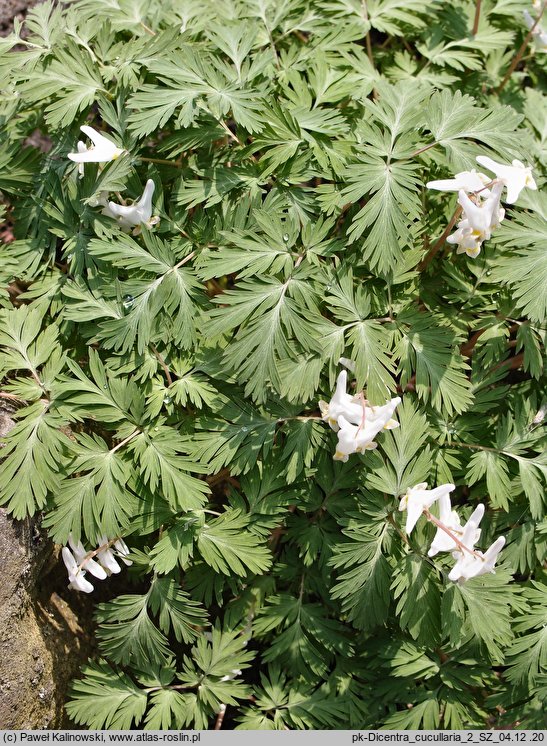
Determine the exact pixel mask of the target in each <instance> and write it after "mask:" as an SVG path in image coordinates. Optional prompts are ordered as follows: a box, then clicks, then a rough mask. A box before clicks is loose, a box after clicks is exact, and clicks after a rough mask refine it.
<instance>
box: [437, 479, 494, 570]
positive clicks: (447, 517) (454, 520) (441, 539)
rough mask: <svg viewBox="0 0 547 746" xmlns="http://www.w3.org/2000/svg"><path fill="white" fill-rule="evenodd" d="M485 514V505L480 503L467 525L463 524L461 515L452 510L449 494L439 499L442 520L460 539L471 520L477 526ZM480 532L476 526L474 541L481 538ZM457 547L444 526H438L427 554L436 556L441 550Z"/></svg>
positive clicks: (447, 550) (451, 549)
mask: <svg viewBox="0 0 547 746" xmlns="http://www.w3.org/2000/svg"><path fill="white" fill-rule="evenodd" d="M483 515H484V505H482V504H479V505H477V507H476V508H475V510H474V511H473V513H472V514H471V516H470V517H469V521H467V523H466V524H465V526H462V524H461V521H460V517H459V515H458V514H457V513H456V511H455V510H452V508H451V505H450V498H449V496H448V494H446V495H442V496H441V498H440V499H439V518H440V521H441V523H442V524H443V525H444V526H445V527H446V528H447V529H448V530H449V531H450V533H451V534H453V536H455V537H456V539H458V540H459V541H461V540H462V537H463V534H464V533H465V530H466V529H467V525H468V524H469V522H471V523H473V524H474V525H475V526H478V525H479V523H480V522H481V520H482V517H483ZM480 533H481V532H480V529H479V528H476V529H475V533H474V534H473V536H472V537H471V540H472V541H473V543H476V542H477V541H478V540H479V537H480ZM457 548H458V545H457V544H456V542H455V541H454V539H453V538H452V537H451V536H450V534H448V533H447V532H446V531H443V530H442V528H439V527H437V533H436V534H435V538H434V539H433V541H432V542H431V547H430V548H429V551H428V553H427V554H428V556H429V557H434V556H435V555H436V554H438V553H439V552H453V551H454V550H455V549H457Z"/></svg>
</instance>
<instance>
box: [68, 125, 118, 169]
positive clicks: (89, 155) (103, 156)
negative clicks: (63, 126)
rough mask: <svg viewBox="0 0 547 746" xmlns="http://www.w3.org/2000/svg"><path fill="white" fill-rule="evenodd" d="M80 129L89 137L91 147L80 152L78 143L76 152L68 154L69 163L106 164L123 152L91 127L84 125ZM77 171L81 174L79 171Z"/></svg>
mask: <svg viewBox="0 0 547 746" xmlns="http://www.w3.org/2000/svg"><path fill="white" fill-rule="evenodd" d="M80 129H81V130H82V132H83V133H84V134H85V135H87V136H88V137H89V139H90V140H91V141H92V143H93V145H91V147H89V148H86V147H85V146H84V149H83V150H82V149H81V147H80V143H78V152H77V153H69V154H68V157H69V158H70V160H71V161H74V162H75V163H108V161H115V160H116V158H119V157H120V155H121V154H122V153H124V152H125V151H124V150H123V148H119V147H118V146H117V145H116V144H115V143H113V142H112V140H109V139H108V138H107V137H105V136H104V135H101V134H100V132H97V130H95V129H93V127H88V126H87V125H85V124H84V125H82V127H80ZM82 145H83V143H82ZM78 171H79V172H80V173H81V171H80V169H78Z"/></svg>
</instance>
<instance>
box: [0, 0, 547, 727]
mask: <svg viewBox="0 0 547 746" xmlns="http://www.w3.org/2000/svg"><path fill="white" fill-rule="evenodd" d="M536 5H537V8H536V10H535V12H536V15H537V14H538V13H540V12H541V9H542V8H543V9H545V3H543V4H542V3H539V4H536ZM538 8H539V9H538ZM526 9H528V10H530V12H532V8H531V6H530V7H528V0H483V2H482V3H479V2H477V3H475V2H473V1H472V0H437V1H436V2H422V0H405V1H404V2H402V1H397V0H368V1H365V0H363V2H360V0H283V1H282V2H279V1H278V0H227V1H224V2H213V0H177V2H172V1H171V0H167V1H164V0H150V1H149V2H146V3H143V2H142V1H141V0H111V1H110V2H104V0H75V2H71V3H68V4H66V5H59V4H57V3H54V2H53V0H47V2H44V3H43V4H40V5H37V6H36V7H35V8H34V9H33V10H31V11H30V12H29V14H28V17H27V19H26V21H25V24H24V27H22V26H21V25H20V24H19V23H17V24H16V26H15V31H14V32H13V34H12V35H11V36H9V37H8V38H6V39H0V89H1V90H2V96H1V98H0V190H1V192H0V196H1V197H2V205H3V206H2V211H1V213H0V214H1V215H3V217H4V218H5V219H6V221H7V222H6V229H5V230H4V237H5V238H6V242H5V243H4V244H3V245H2V246H1V248H0V350H1V353H0V376H2V380H3V383H2V390H1V392H0V396H1V397H3V398H4V399H7V400H9V401H10V402H11V403H12V405H13V407H14V408H15V409H16V413H15V414H14V417H15V418H16V422H17V424H16V426H15V427H14V428H13V430H12V431H11V432H10V433H9V435H7V436H6V437H5V438H4V442H3V449H2V463H1V464H0V504H2V505H4V506H5V507H7V509H8V510H9V511H10V512H11V513H12V514H13V516H14V517H16V518H23V517H25V516H28V515H32V514H34V513H36V512H38V511H41V512H43V514H44V525H45V527H46V528H47V530H48V531H49V532H50V535H51V536H52V537H53V539H54V540H55V541H56V542H57V543H59V544H66V543H67V541H68V539H69V536H71V537H72V541H74V542H76V543H77V542H79V541H82V543H83V544H84V546H85V547H88V548H89V547H91V548H92V549H93V548H94V547H98V546H100V545H102V544H104V542H105V541H106V542H107V546H110V545H111V544H113V542H114V540H115V539H116V538H117V537H123V538H124V540H125V541H126V543H127V544H128V546H129V547H130V549H131V555H130V557H131V560H132V562H133V565H132V567H131V568H130V570H129V571H124V572H125V575H126V580H127V588H126V592H125V593H124V594H123V595H119V596H117V597H116V596H114V597H111V599H110V600H109V601H107V602H103V603H100V604H98V605H97V608H96V621H97V624H98V628H97V644H98V648H99V655H100V656H101V657H100V658H97V659H94V660H91V661H90V662H89V663H88V665H87V666H85V667H84V669H83V670H82V675H81V678H79V679H78V680H77V681H76V682H75V683H74V686H73V689H72V693H71V697H70V701H69V703H68V704H67V711H68V714H69V716H70V717H71V718H72V719H73V721H74V722H75V723H78V724H82V725H85V726H87V727H89V728H129V727H132V726H136V727H144V728H152V729H157V728H164V729H168V728H176V729H178V728H212V727H214V726H215V723H216V724H217V727H220V725H221V723H222V717H223V713H224V712H226V714H225V716H224V721H223V723H222V727H225V728H226V727H228V728H234V727H237V728H244V729H287V728H290V729H308V728H309V729H312V728H316V729H328V728H335V729H344V728H433V729H436V728H480V727H492V726H500V727H502V726H508V727H511V725H515V724H518V725H519V726H520V727H525V728H541V727H542V726H544V725H545V723H544V721H543V720H542V718H543V715H542V713H544V712H545V709H546V708H545V705H546V704H547V701H546V699H545V676H546V673H547V670H546V665H547V635H546V623H547V620H546V618H545V597H546V595H545V594H546V591H547V586H546V580H547V579H546V576H545V573H544V569H543V568H542V562H543V561H544V559H545V548H546V539H547V522H546V512H547V506H546V501H545V496H544V495H545V493H544V485H545V476H546V474H547V460H546V458H545V448H544V444H545V440H544V432H543V429H542V423H543V420H544V418H545V414H546V404H545V400H544V398H543V396H544V393H545V388H544V384H545V379H544V378H542V375H543V362H544V348H543V341H544V337H545V321H546V317H547V258H546V257H547V253H546V248H547V229H546V222H545V219H546V217H547V202H546V198H545V194H544V193H543V194H542V192H541V186H542V183H543V181H544V176H545V168H546V165H547V150H546V146H545V143H546V133H547V107H546V105H545V96H544V94H543V92H542V90H541V87H540V81H541V79H542V74H544V73H545V64H546V60H547V55H546V54H544V53H543V54H542V53H541V49H540V47H541V38H540V36H539V35H538V34H537V33H536V34H535V35H534V34H528V29H527V27H526V24H525V22H524V19H523V10H526ZM546 15H547V14H546ZM543 23H544V24H545V23H546V22H545V21H543ZM546 28H547V26H546ZM527 34H528V36H527ZM523 52H525V55H526V56H525V57H524V58H523ZM519 55H520V56H519ZM83 124H87V125H89V126H92V127H94V128H95V130H97V132H101V133H102V134H103V135H104V136H105V137H107V138H108V139H109V140H110V145H108V144H107V147H110V149H111V150H112V149H116V148H119V149H121V155H120V154H119V153H120V151H119V150H116V154H117V155H119V157H116V158H114V157H113V159H112V160H109V161H108V160H103V162H101V163H98V162H86V163H84V164H80V163H78V157H79V156H81V155H82V154H83V155H84V156H85V157H84V158H83V160H86V159H87V160H88V161H90V160H91V159H92V158H93V151H90V150H87V148H89V141H87V140H85V138H84V135H83V134H81V133H80V130H79V128H80V126H81V125H83ZM79 139H80V140H82V143H81V144H80V146H78V147H77V142H78V140H79ZM99 150H100V148H97V151H96V152H99ZM68 153H71V158H72V160H70V159H69V158H68ZM90 153H91V155H90V156H89V154H90ZM478 155H479V156H480V155H482V156H491V157H492V158H494V159H496V160H497V161H499V162H502V163H507V164H509V163H510V162H511V161H512V160H513V159H518V160H520V161H521V162H523V163H524V164H526V165H531V166H532V167H533V173H534V178H535V180H536V183H537V186H538V190H537V191H532V190H531V189H525V190H524V191H523V192H522V193H521V194H520V196H519V198H518V201H517V203H516V204H511V205H508V204H506V208H507V214H506V216H505V220H504V222H503V224H502V226H501V227H500V228H499V230H497V231H496V234H495V236H494V237H493V238H492V239H489V240H487V241H485V243H484V245H483V246H482V250H481V251H480V254H479V255H478V256H476V258H470V257H469V256H467V255H466V254H457V253H456V252H455V251H454V249H453V247H451V246H450V245H449V244H446V242H445V239H446V238H447V236H448V233H449V232H450V227H451V226H453V225H454V224H455V222H456V220H457V219H458V213H455V212H454V210H455V209H456V207H457V204H456V194H454V193H453V194H442V193H440V192H438V191H433V190H431V189H427V188H426V186H425V185H426V183H427V182H429V181H432V180H439V179H440V180H442V179H449V178H451V177H453V176H454V174H456V173H458V172H463V171H469V170H471V169H473V168H477V164H476V161H475V159H476V156H478ZM88 156H89V157H88ZM74 161H76V162H74ZM147 180H152V183H153V186H154V192H153V215H154V216H155V217H158V218H159V222H158V221H157V220H154V219H151V220H147V221H146V222H143V224H142V225H137V229H136V230H134V231H133V232H132V234H130V233H129V232H128V231H127V230H126V231H124V230H123V228H124V226H123V225H119V224H118V223H117V222H116V220H115V219H113V218H112V208H108V206H107V205H108V200H113V201H114V203H115V205H116V206H119V205H122V206H123V205H126V206H127V204H128V203H129V204H131V201H132V200H138V199H139V198H140V196H141V195H142V194H143V190H144V186H145V184H146V183H147ZM149 188H151V187H149ZM477 199H478V198H477ZM449 224H450V225H449ZM447 226H448V230H445V229H447ZM341 357H343V358H346V363H347V364H348V365H349V367H350V368H353V366H354V372H353V373H352V374H351V376H350V378H352V386H353V389H352V394H358V393H359V392H360V391H361V390H364V392H365V396H366V398H367V400H368V402H370V404H371V405H383V404H384V403H385V402H386V400H388V399H391V398H393V397H401V399H402V403H401V404H400V405H399V408H398V411H397V415H396V416H397V418H398V422H399V425H400V426H399V427H398V428H397V429H394V430H389V431H385V432H383V433H381V434H380V436H379V438H378V448H377V449H376V450H366V451H365V452H364V453H353V454H352V455H351V456H350V457H349V459H348V460H347V462H346V463H344V462H343V461H334V460H333V454H334V453H335V442H336V438H335V434H334V433H333V432H332V430H331V429H329V427H328V424H327V422H323V421H322V419H321V413H320V411H319V407H318V402H319V400H323V401H324V402H328V401H329V399H330V396H331V393H332V391H333V387H334V384H335V380H336V377H337V375H338V372H339V370H340V368H339V359H340V358H341ZM347 361H352V362H350V363H348V362H347ZM352 363H353V365H352ZM363 402H364V399H363ZM322 406H326V405H324V404H323V405H322ZM364 411H365V406H364V404H363V412H364ZM370 411H373V410H370ZM334 424H335V425H336V422H335V423H334ZM422 482H427V483H428V484H429V485H430V486H435V485H440V484H442V483H451V484H455V485H456V488H455V490H454V492H453V493H452V499H453V505H454V507H456V508H457V509H458V510H459V511H460V514H461V515H462V517H463V518H464V519H467V518H468V517H469V515H470V514H471V513H472V511H473V509H474V507H475V506H476V505H477V504H478V503H483V504H484V505H485V507H486V515H485V517H484V521H483V524H482V526H481V528H482V534H481V538H480V540H479V543H478V547H479V548H480V549H481V550H483V549H485V548H486V547H488V546H489V545H490V544H491V543H492V541H493V539H494V538H495V537H496V536H499V535H500V534H503V535H505V536H506V538H507V544H506V547H505V548H504V550H503V551H502V553H501V557H500V560H501V561H500V562H498V566H497V567H496V573H495V574H486V575H482V576H480V577H475V578H472V579H471V580H469V581H468V582H466V583H452V582H451V581H450V580H449V579H448V572H449V570H450V564H449V563H450V557H447V556H446V555H437V556H435V557H434V558H431V557H429V556H428V555H427V551H428V547H429V545H430V543H431V539H432V536H433V531H432V528H433V527H432V526H430V525H429V524H428V523H427V522H426V521H425V520H420V521H419V522H418V524H417V527H416V529H415V530H414V531H413V533H412V535H411V536H407V535H406V534H405V531H404V525H405V524H404V520H403V519H402V518H403V514H402V513H401V512H399V510H398V508H399V499H400V498H401V496H402V495H404V494H405V493H406V491H407V490H408V489H409V488H412V487H413V486H414V485H417V484H419V483H422ZM102 587H103V589H105V588H108V584H106V585H103V586H102ZM219 713H221V714H220V715H219Z"/></svg>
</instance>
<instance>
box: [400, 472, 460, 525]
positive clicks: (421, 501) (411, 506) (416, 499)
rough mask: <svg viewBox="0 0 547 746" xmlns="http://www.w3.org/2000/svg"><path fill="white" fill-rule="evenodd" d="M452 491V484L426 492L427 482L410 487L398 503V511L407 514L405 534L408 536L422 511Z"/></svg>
mask: <svg viewBox="0 0 547 746" xmlns="http://www.w3.org/2000/svg"><path fill="white" fill-rule="evenodd" d="M454 489H456V487H455V485H453V484H442V485H440V487H435V488H434V489H432V490H428V489H427V482H420V484H417V485H416V486H415V487H411V488H410V489H409V490H408V491H407V493H406V495H403V497H402V498H401V502H400V503H399V510H406V512H407V513H406V525H405V531H406V533H407V534H410V532H411V531H412V529H413V528H414V526H415V525H416V524H417V523H418V519H419V517H420V516H421V515H422V513H423V512H424V509H429V508H430V507H431V506H432V505H433V503H434V502H435V501H436V500H439V499H440V498H441V497H442V496H443V495H448V494H449V493H450V492H452V490H454Z"/></svg>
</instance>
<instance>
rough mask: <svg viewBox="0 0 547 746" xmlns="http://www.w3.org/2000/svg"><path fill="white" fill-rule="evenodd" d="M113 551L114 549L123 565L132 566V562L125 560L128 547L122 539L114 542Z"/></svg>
mask: <svg viewBox="0 0 547 746" xmlns="http://www.w3.org/2000/svg"><path fill="white" fill-rule="evenodd" d="M114 549H116V551H117V552H118V556H119V558H120V559H121V561H122V562H123V563H124V565H132V564H133V560H130V559H127V555H128V554H129V547H128V546H127V544H126V543H125V541H124V540H123V539H118V540H117V541H115V542H114Z"/></svg>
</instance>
